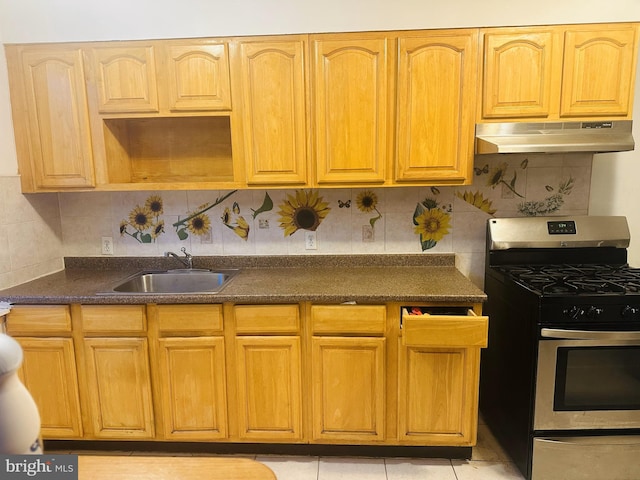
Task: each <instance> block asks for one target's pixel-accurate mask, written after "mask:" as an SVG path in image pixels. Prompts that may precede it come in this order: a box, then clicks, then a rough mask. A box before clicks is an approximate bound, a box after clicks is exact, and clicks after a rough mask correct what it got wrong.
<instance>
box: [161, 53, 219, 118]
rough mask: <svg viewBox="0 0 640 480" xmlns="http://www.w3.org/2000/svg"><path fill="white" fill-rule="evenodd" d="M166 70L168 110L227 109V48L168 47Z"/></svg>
mask: <svg viewBox="0 0 640 480" xmlns="http://www.w3.org/2000/svg"><path fill="white" fill-rule="evenodd" d="M166 51H167V53H166V54H167V62H168V63H167V70H166V72H164V73H165V74H166V76H167V77H166V78H167V81H168V90H169V92H168V94H169V99H168V100H169V109H170V110H174V111H198V110H229V109H230V108H231V88H230V86H229V60H228V55H227V45H226V44H219V45H181V44H169V45H167V46H166Z"/></svg>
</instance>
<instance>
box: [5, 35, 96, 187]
mask: <svg viewBox="0 0 640 480" xmlns="http://www.w3.org/2000/svg"><path fill="white" fill-rule="evenodd" d="M6 54H7V65H8V71H9V82H10V88H11V106H12V111H13V124H14V130H15V137H16V150H17V154H18V163H19V170H20V175H21V182H22V191H23V192H25V193H31V192H38V191H51V190H60V189H69V188H91V187H93V186H94V185H95V176H94V168H93V151H92V140H91V132H90V126H89V125H90V120H89V110H88V108H87V89H86V84H85V75H84V66H83V62H82V51H81V49H80V48H79V47H78V46H75V45H66V46H60V45H47V46H37V45H8V46H7V47H6Z"/></svg>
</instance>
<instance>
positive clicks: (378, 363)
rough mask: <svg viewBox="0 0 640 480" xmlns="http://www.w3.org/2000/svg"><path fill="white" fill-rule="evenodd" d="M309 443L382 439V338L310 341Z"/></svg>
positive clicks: (383, 377) (379, 440)
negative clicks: (310, 419)
mask: <svg viewBox="0 0 640 480" xmlns="http://www.w3.org/2000/svg"><path fill="white" fill-rule="evenodd" d="M311 362H312V367H311V369H312V381H313V393H312V400H313V406H312V419H313V425H312V429H313V430H312V438H313V440H319V441H323V440H327V441H333V442H335V441H348V442H353V441H356V442H382V441H384V439H385V425H384V422H385V378H386V373H385V339H384V338H372V337H312V354H311Z"/></svg>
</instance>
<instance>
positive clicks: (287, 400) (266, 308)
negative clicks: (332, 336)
mask: <svg viewBox="0 0 640 480" xmlns="http://www.w3.org/2000/svg"><path fill="white" fill-rule="evenodd" d="M233 316H234V319H233V321H234V324H235V336H234V340H233V341H234V349H235V356H234V358H233V362H234V365H235V368H234V369H233V371H232V372H230V374H231V375H230V377H231V378H235V379H236V381H235V390H236V398H237V402H236V404H237V409H236V412H237V413H236V415H237V425H238V437H239V438H240V439H241V440H243V441H275V442H284V441H287V442H294V443H296V442H300V441H302V440H303V437H304V431H303V426H302V424H303V406H302V402H303V391H302V385H303V373H302V372H303V367H302V340H301V338H300V307H299V306H298V305H295V304H290V305H236V306H234V307H233Z"/></svg>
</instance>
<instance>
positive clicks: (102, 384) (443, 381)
mask: <svg viewBox="0 0 640 480" xmlns="http://www.w3.org/2000/svg"><path fill="white" fill-rule="evenodd" d="M409 310H411V309H409ZM414 311H415V312H417V314H412V315H410V314H409V313H408V312H407V311H406V310H404V311H402V313H401V305H400V304H398V303H396V302H393V303H388V304H384V305H360V304H358V305H351V304H342V305H321V304H311V303H310V302H301V303H299V304H297V303H296V304H282V305H280V304H272V305H234V304H224V305H216V304H172V305H163V304H148V305H71V306H66V305H40V306H38V305H17V306H14V307H13V308H12V310H11V313H10V314H9V316H8V319H7V329H8V333H9V334H10V335H12V336H14V337H15V338H16V339H17V340H18V341H19V342H20V344H21V345H22V347H23V350H24V362H23V365H22V367H21V370H20V372H19V374H20V376H21V378H22V379H23V382H24V383H25V385H26V386H27V388H28V389H29V390H30V392H31V393H32V395H33V396H34V399H35V400H36V403H37V405H38V407H39V409H40V413H41V417H42V435H43V438H45V439H83V440H158V441H196V442H210V441H222V442H246V443H283V444H294V443H297V444H303V443H311V444H336V445H387V446H391V445H396V446H413V445H415V446H451V447H469V446H473V445H474V444H475V442H476V436H477V419H478V410H477V408H478V401H477V397H478V382H479V365H480V350H481V349H482V348H483V347H485V346H486V345H487V331H488V319H487V317H484V316H481V315H479V314H480V312H481V308H480V305H479V304H475V305H472V306H468V305H464V306H455V305H454V306H453V307H450V306H442V305H439V304H434V305H431V306H422V307H417V308H416V309H415V310H414Z"/></svg>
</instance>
